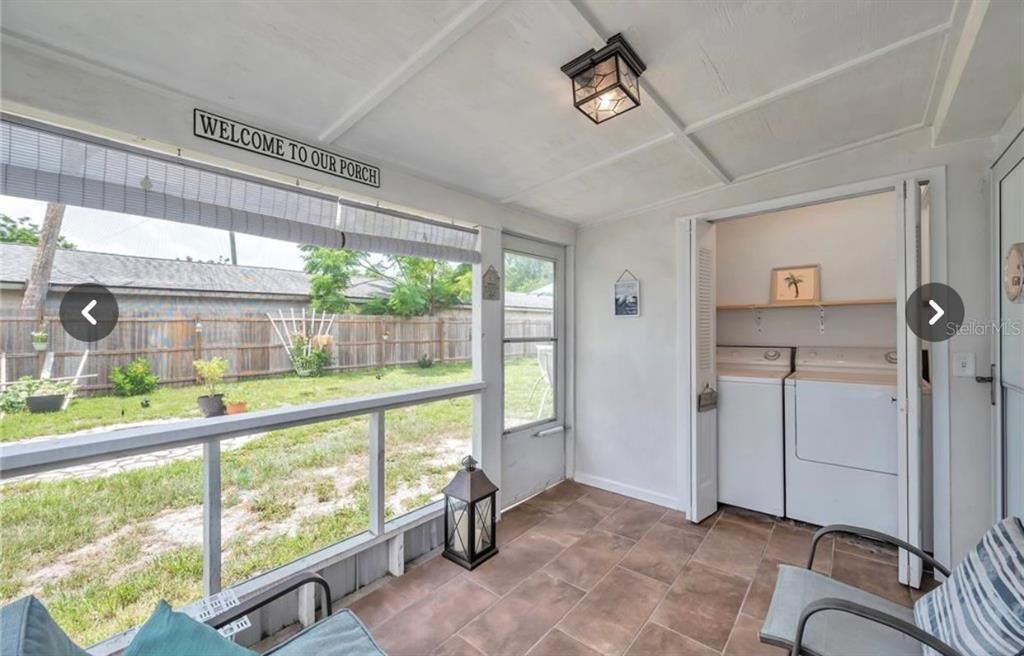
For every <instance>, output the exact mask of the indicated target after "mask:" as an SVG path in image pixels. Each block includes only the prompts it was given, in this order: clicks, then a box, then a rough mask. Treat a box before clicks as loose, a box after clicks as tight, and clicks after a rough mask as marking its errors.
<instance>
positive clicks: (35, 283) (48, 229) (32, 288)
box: [21, 203, 64, 318]
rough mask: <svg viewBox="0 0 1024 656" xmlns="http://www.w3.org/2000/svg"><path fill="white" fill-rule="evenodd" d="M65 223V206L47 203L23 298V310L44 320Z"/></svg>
mask: <svg viewBox="0 0 1024 656" xmlns="http://www.w3.org/2000/svg"><path fill="white" fill-rule="evenodd" d="M63 222H64V204H63V203H47V204H46V215H45V216H44V218H43V229H42V231H41V232H40V233H39V245H38V246H37V247H36V256H35V259H34V260H33V261H32V272H31V273H30V274H29V277H28V281H27V282H26V283H25V295H24V296H22V297H21V309H23V310H32V311H34V312H35V314H36V315H37V316H38V317H39V318H42V315H43V304H44V303H46V292H47V290H48V289H49V287H50V274H51V273H52V272H53V258H54V256H55V255H56V253H57V245H58V243H59V242H60V227H61V224H62V223H63Z"/></svg>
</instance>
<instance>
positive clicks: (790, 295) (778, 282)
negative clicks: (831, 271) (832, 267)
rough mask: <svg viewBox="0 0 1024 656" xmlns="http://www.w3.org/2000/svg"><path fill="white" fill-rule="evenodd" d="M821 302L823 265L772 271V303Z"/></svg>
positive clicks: (807, 265)
mask: <svg viewBox="0 0 1024 656" xmlns="http://www.w3.org/2000/svg"><path fill="white" fill-rule="evenodd" d="M820 300H821V265H820V264H803V265H800V266H790V267H778V268H776V269H772V289H771V300H770V301H769V302H771V303H813V302H815V301H820Z"/></svg>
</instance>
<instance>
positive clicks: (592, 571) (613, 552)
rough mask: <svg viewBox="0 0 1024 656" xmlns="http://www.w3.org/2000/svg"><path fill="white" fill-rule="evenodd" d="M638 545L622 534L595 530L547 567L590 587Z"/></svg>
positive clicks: (548, 569)
mask: <svg viewBox="0 0 1024 656" xmlns="http://www.w3.org/2000/svg"><path fill="white" fill-rule="evenodd" d="M634 544H635V543H634V542H633V541H632V540H630V539H628V538H624V537H622V536H621V535H615V534H614V533H608V532H606V531H601V530H599V529H594V530H592V531H590V532H589V533H587V534H586V535H585V536H583V537H582V538H580V540H579V541H578V542H576V544H574V545H572V546H571V547H569V548H568V549H566V550H565V551H563V552H562V555H560V556H559V557H558V558H556V559H555V560H554V562H552V563H549V564H548V566H547V567H546V568H545V570H546V571H548V572H550V573H551V574H554V575H555V576H557V577H558V578H560V579H562V580H563V581H568V582H569V583H571V584H573V585H575V586H576V587H578V588H582V589H584V590H589V589H591V588H593V587H594V586H595V585H597V582H598V581H600V580H601V579H602V578H604V575H605V574H607V573H608V570H610V569H611V568H612V567H614V566H615V565H616V564H617V563H618V562H619V561H620V560H622V557H623V556H625V555H626V552H627V551H629V549H630V548H631V547H632V546H633V545H634Z"/></svg>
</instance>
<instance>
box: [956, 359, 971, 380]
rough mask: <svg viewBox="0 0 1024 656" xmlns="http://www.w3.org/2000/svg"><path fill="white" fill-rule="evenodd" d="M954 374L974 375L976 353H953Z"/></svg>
mask: <svg viewBox="0 0 1024 656" xmlns="http://www.w3.org/2000/svg"><path fill="white" fill-rule="evenodd" d="M953 375H954V376H970V377H971V378H973V377H974V353H954V354H953Z"/></svg>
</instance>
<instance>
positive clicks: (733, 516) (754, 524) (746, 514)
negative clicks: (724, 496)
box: [721, 506, 775, 535]
mask: <svg viewBox="0 0 1024 656" xmlns="http://www.w3.org/2000/svg"><path fill="white" fill-rule="evenodd" d="M721 519H724V520H727V521H730V522H736V523H737V524H743V525H744V526H749V527H750V528H752V529H754V530H755V531H760V532H762V533H764V534H765V535H767V534H768V533H770V532H771V530H772V527H773V526H775V518H774V517H770V516H769V515H765V514H764V513H759V512H755V511H753V510H747V509H746V508H736V507H735V506H722V510H721Z"/></svg>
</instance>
